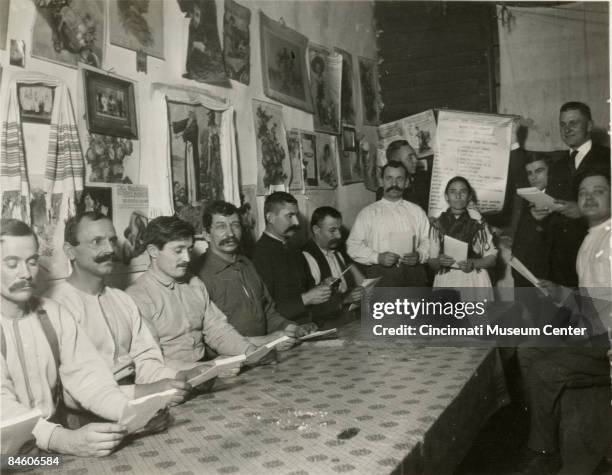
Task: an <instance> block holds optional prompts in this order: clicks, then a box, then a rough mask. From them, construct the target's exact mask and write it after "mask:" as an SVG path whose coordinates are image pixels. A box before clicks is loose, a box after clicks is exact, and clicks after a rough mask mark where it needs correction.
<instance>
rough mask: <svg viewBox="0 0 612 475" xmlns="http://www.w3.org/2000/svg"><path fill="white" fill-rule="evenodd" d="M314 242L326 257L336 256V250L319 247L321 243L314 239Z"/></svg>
mask: <svg viewBox="0 0 612 475" xmlns="http://www.w3.org/2000/svg"><path fill="white" fill-rule="evenodd" d="M313 242H314V243H315V244H316V245H317V247H318V248H319V249H320V250H321V252H322V253H323V255H324V256H327V257H331V256H335V255H336V254H335V251H334V249H323V248H322V247H321V246H319V243H317V241H315V240H314V239H313Z"/></svg>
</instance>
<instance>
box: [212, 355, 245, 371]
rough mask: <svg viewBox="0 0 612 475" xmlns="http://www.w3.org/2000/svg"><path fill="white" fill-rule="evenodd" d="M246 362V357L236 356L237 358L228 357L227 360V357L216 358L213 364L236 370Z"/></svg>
mask: <svg viewBox="0 0 612 475" xmlns="http://www.w3.org/2000/svg"><path fill="white" fill-rule="evenodd" d="M244 360H246V356H245V355H236V356H228V357H227V358H225V357H220V358H216V359H215V360H213V363H215V365H217V366H219V367H222V368H228V369H229V368H235V367H236V366H240V365H241V364H242V362H243V361H244Z"/></svg>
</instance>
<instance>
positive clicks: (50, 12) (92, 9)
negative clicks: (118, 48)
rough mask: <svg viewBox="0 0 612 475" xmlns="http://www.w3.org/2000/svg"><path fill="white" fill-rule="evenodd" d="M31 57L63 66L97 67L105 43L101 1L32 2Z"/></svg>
mask: <svg viewBox="0 0 612 475" xmlns="http://www.w3.org/2000/svg"><path fill="white" fill-rule="evenodd" d="M35 3H36V10H37V15H36V20H35V22H34V34H33V39H32V56H33V57H35V58H40V59H45V60H47V61H52V62H54V63H60V64H62V65H64V66H70V67H76V66H77V63H79V62H82V63H85V64H89V65H90V66H94V67H96V68H101V67H102V64H103V61H104V45H105V44H106V43H105V40H106V22H105V19H106V15H105V10H106V4H105V3H104V1H103V0H72V1H71V2H56V1H54V2H35Z"/></svg>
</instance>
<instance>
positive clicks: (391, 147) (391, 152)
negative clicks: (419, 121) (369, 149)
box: [385, 139, 412, 161]
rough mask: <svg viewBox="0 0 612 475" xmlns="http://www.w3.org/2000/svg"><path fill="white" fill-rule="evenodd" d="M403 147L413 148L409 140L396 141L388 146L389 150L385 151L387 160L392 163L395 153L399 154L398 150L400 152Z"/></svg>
mask: <svg viewBox="0 0 612 475" xmlns="http://www.w3.org/2000/svg"><path fill="white" fill-rule="evenodd" d="M403 147H410V148H412V146H411V145H410V144H409V143H408V141H407V140H403V139H402V140H394V141H393V142H391V143H390V144H389V145H388V146H387V150H386V151H385V155H386V156H387V160H389V161H391V160H393V155H395V152H397V151H398V150H400V149H401V148H403Z"/></svg>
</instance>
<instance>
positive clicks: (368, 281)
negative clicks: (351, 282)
mask: <svg viewBox="0 0 612 475" xmlns="http://www.w3.org/2000/svg"><path fill="white" fill-rule="evenodd" d="M380 279H382V277H374V278H373V279H363V280H362V281H361V285H360V287H363V288H364V289H365V290H368V289H370V288H372V287H374V286H375V285H376V284H378V281H379V280H380ZM356 308H359V304H358V303H352V304H351V305H350V306H349V308H348V309H349V312H350V311H351V310H355V309H356Z"/></svg>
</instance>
